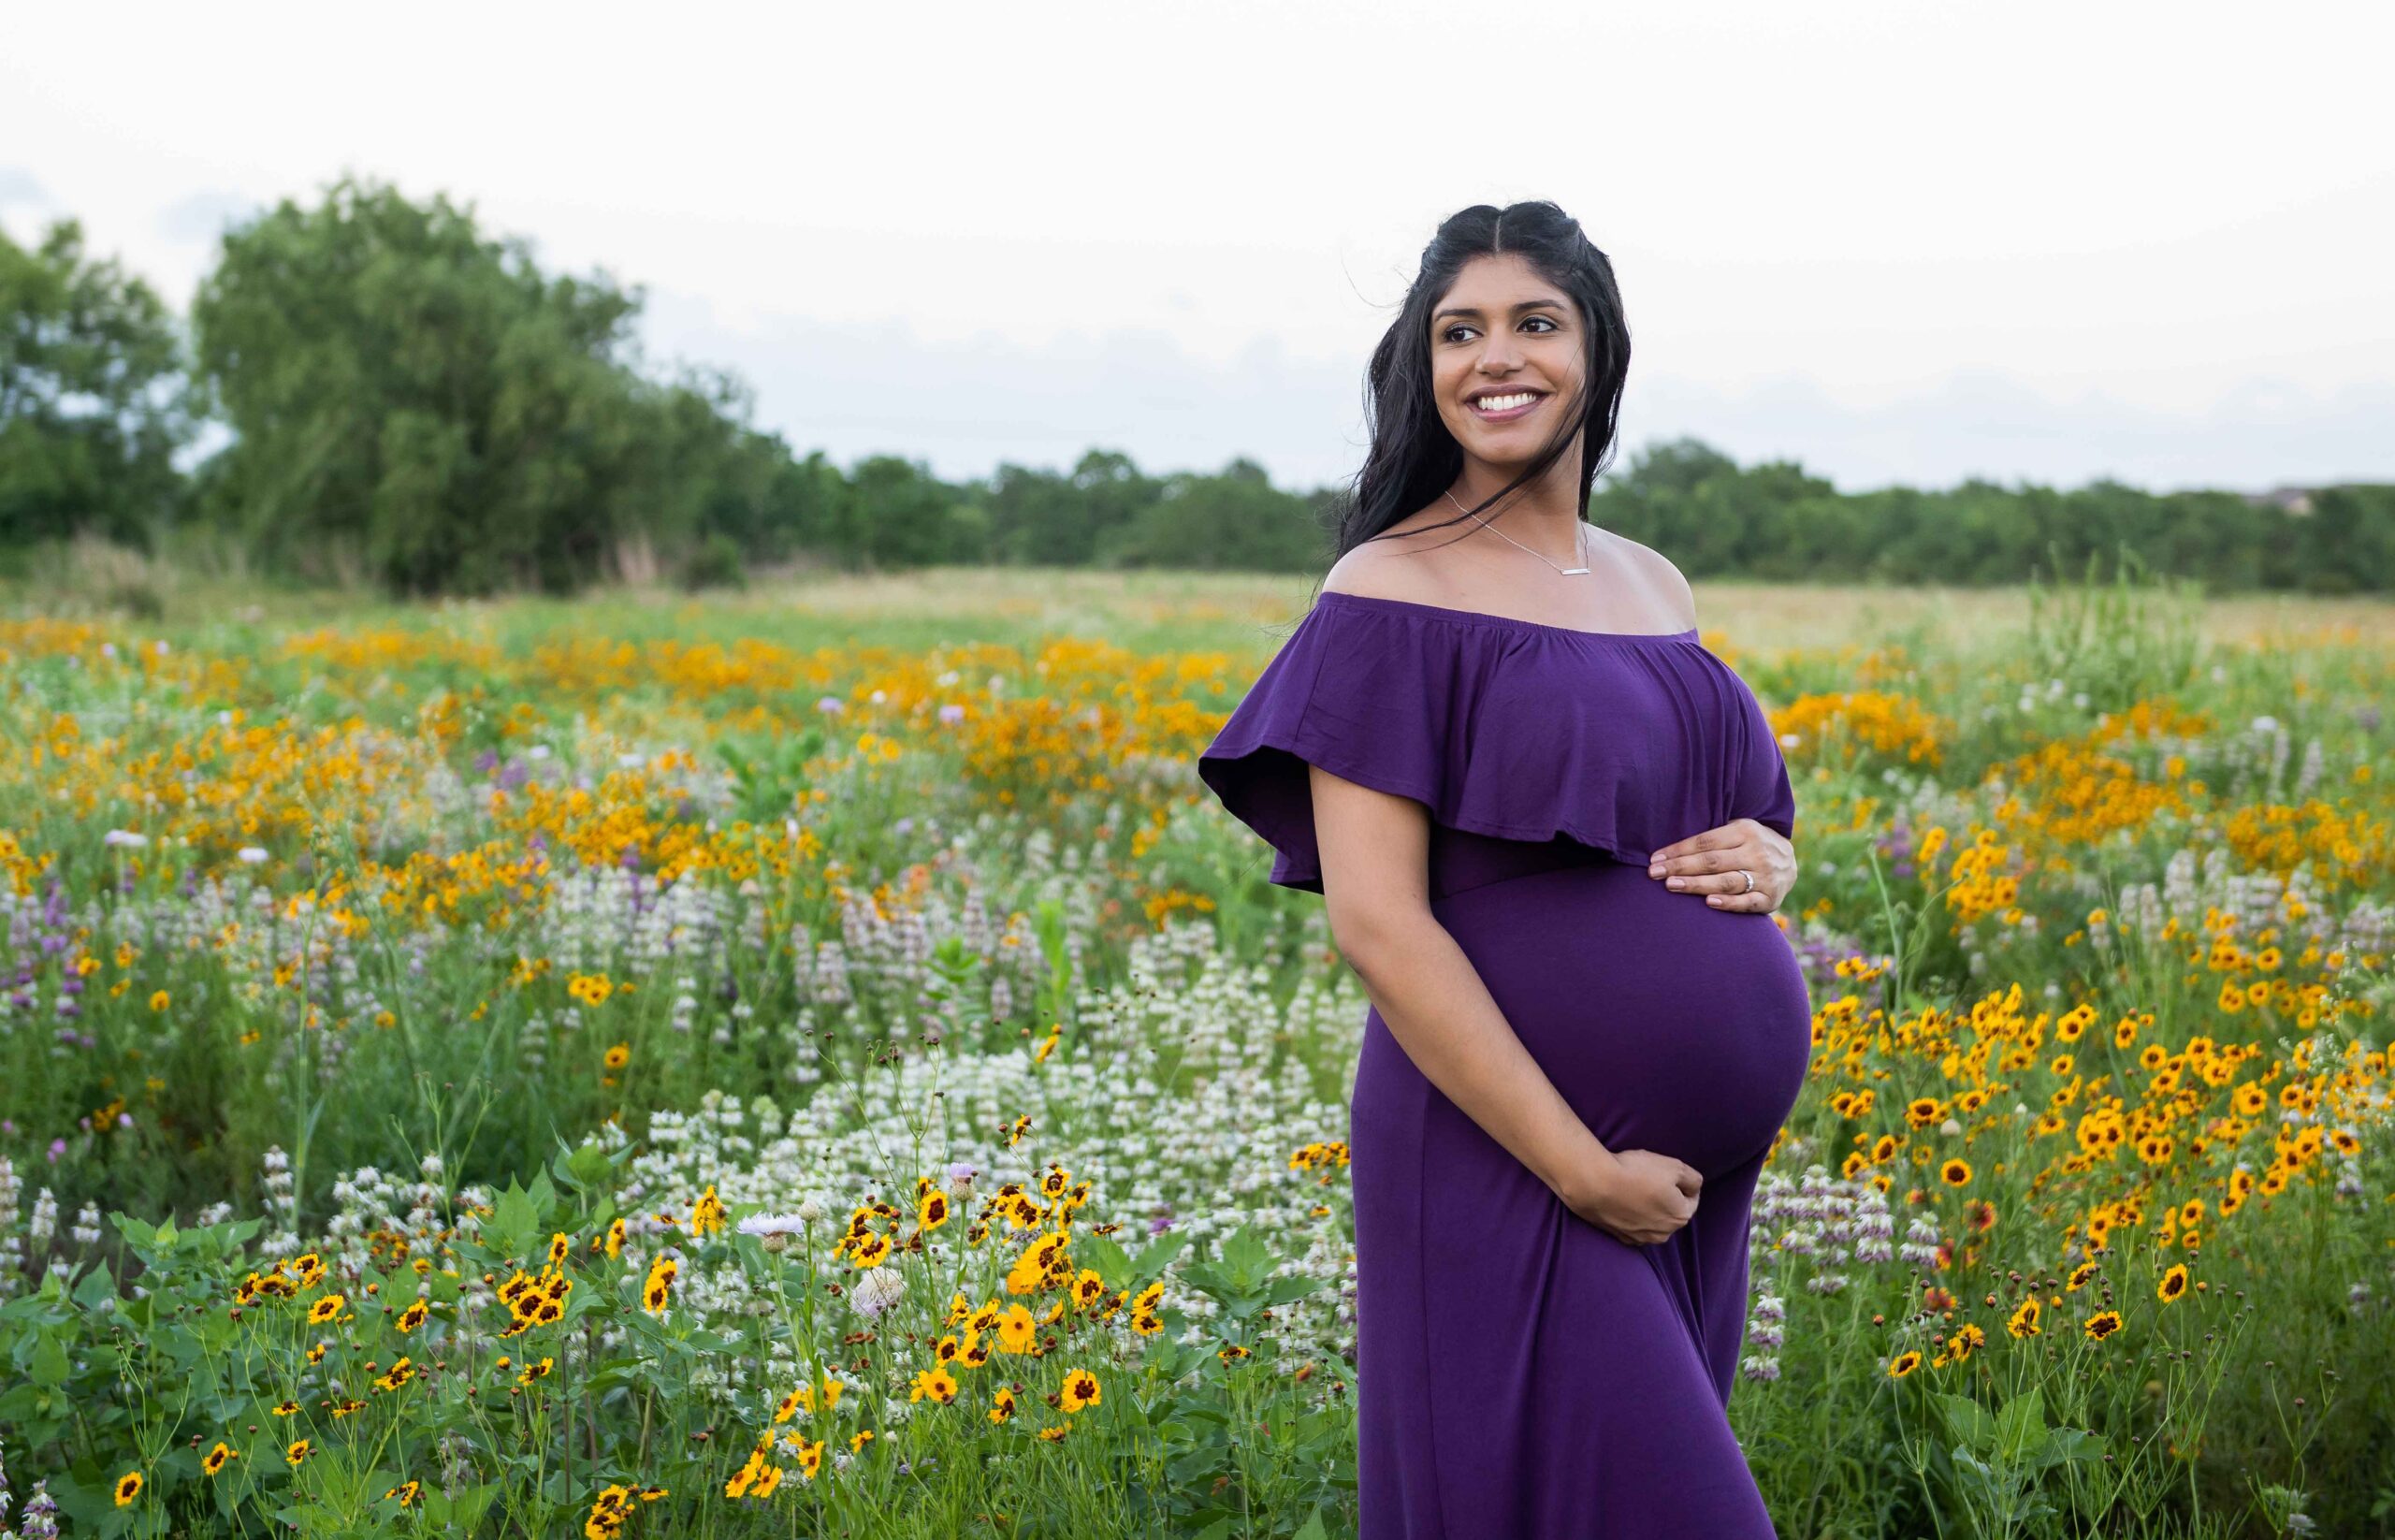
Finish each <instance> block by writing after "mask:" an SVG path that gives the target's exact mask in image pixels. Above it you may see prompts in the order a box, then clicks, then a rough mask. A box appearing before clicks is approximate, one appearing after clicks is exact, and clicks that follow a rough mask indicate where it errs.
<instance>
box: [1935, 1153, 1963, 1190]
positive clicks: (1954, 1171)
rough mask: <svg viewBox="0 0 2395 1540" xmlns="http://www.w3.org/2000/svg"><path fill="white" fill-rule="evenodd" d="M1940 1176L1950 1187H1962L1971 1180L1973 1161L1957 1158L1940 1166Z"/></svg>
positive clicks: (1940, 1179) (1939, 1178)
mask: <svg viewBox="0 0 2395 1540" xmlns="http://www.w3.org/2000/svg"><path fill="white" fill-rule="evenodd" d="M1938 1180H1939V1181H1941V1182H1943V1183H1945V1184H1946V1185H1948V1186H1950V1187H1960V1186H1963V1185H1964V1184H1967V1183H1968V1182H1969V1181H1970V1180H1971V1163H1970V1162H1969V1161H1967V1160H1964V1159H1961V1158H1959V1157H1958V1158H1956V1159H1953V1160H1949V1161H1948V1162H1946V1164H1945V1165H1943V1166H1940V1167H1938Z"/></svg>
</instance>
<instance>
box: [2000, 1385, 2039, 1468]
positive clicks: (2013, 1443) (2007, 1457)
mask: <svg viewBox="0 0 2395 1540" xmlns="http://www.w3.org/2000/svg"><path fill="white" fill-rule="evenodd" d="M2045 1441H2046V1398H2045V1396H2044V1394H2043V1393H2042V1392H2041V1391H2039V1389H2038V1387H2036V1386H2031V1387H2029V1388H2028V1389H2026V1390H2024V1391H2022V1392H2021V1394H2019V1395H2017V1396H2015V1397H2013V1398H2012V1399H2011V1400H2010V1401H2008V1402H2005V1403H2004V1405H2003V1408H2002V1409H2001V1410H1999V1411H1998V1412H1997V1413H1996V1455H1997V1458H1999V1459H2000V1460H2003V1462H2004V1463H2006V1464H2008V1465H2018V1464H2020V1463H2021V1462H2022V1461H2023V1460H2026V1459H2027V1458H2028V1457H2029V1456H2030V1455H2031V1454H2033V1453H2035V1452H2036V1450H2037V1449H2038V1447H2039V1446H2040V1445H2042V1444H2044V1443H2045Z"/></svg>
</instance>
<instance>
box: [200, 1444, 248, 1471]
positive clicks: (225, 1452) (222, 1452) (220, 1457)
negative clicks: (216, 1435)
mask: <svg viewBox="0 0 2395 1540" xmlns="http://www.w3.org/2000/svg"><path fill="white" fill-rule="evenodd" d="M240 1458H241V1452H240V1450H239V1449H236V1448H234V1447H233V1446H231V1445H229V1444H226V1443H225V1442H224V1441H223V1440H221V1439H220V1440H218V1441H217V1445H216V1447H214V1448H213V1449H210V1450H209V1451H208V1453H206V1454H204V1455H202V1456H200V1457H199V1468H200V1470H202V1471H203V1472H205V1473H206V1474H208V1475H215V1474H216V1473H217V1472H219V1471H221V1470H223V1469H224V1468H225V1462H226V1461H227V1460H239V1459H240Z"/></svg>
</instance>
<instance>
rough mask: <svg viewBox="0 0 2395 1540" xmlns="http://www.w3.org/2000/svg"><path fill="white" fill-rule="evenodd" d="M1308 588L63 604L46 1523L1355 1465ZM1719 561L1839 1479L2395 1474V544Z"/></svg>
mask: <svg viewBox="0 0 2395 1540" xmlns="http://www.w3.org/2000/svg"><path fill="white" fill-rule="evenodd" d="M1308 591H1309V585H1308V584H1306V583H1305V582H1303V581H1301V580H1297V579H1286V578H1280V579H1255V578H1245V579H1243V578H1234V577H1219V576H1215V577H1203V578H1200V577H1196V576H1176V575H1169V574H1138V575H1108V574H1096V573H1088V572H1071V573H1046V572H1034V573H1020V572H1011V573H1002V574H994V573H987V572H977V571H934V572H931V573H927V574H910V575H907V576H904V577H896V578H883V579H849V580H842V581H836V582H835V581H830V580H806V581H792V582H787V583H780V584H776V585H773V586H770V587H764V588H757V589H753V590H751V591H749V592H747V593H745V594H741V595H736V596H725V595H708V596H706V597H704V599H688V598H681V597H677V596H673V595H659V594H653V593H644V592H617V593H610V594H607V595H604V596H602V597H598V598H594V599H590V600H585V601H582V602H578V603H542V602H533V601H515V602H493V603H443V604H439V605H427V606H422V607H416V608H404V609H403V608H391V607H383V606H378V605H374V604H370V603H357V602H356V600H355V599H353V598H350V597H348V596H343V595H338V594H327V595H268V594H263V593H251V592H248V591H247V590H245V589H241V588H238V587H235V586H210V585H205V584H194V585H190V586H187V587H184V588H174V589H170V590H164V591H162V592H160V593H157V594H153V597H152V603H150V604H149V605H147V606H146V613H145V614H144V615H143V616H142V617H139V618H127V617H124V616H123V614H122V613H120V612H112V611H110V610H109V609H108V608H106V607H105V606H83V605H80V604H79V603H77V598H76V593H75V590H74V586H73V585H72V584H70V583H44V584H35V585H30V586H26V587H22V588H17V589H14V590H11V591H9V592H7V593H6V594H5V595H0V616H5V618H0V682H4V683H5V685H6V695H5V700H0V733H6V734H7V737H8V740H9V742H8V745H7V754H6V755H5V756H0V873H5V877H6V880H5V881H0V919H4V920H5V935H6V937H7V943H6V944H7V954H6V956H5V958H0V968H5V973H6V977H5V980H4V981H0V1367H5V1370H6V1373H5V1374H0V1471H4V1472H5V1475H0V1493H5V1496H0V1503H5V1504H7V1505H6V1506H5V1507H0V1533H16V1534H20V1535H26V1536H32V1535H44V1534H49V1533H58V1532H60V1531H61V1530H63V1531H64V1532H65V1533H94V1534H105V1535H119V1534H134V1535H163V1534H168V1533H231V1534H259V1535H264V1534H268V1533H275V1534H283V1533H303V1534H309V1535H349V1534H362V1533H384V1532H386V1531H399V1532H413V1531H416V1530H422V1531H424V1532H427V1533H475V1534H491V1535H515V1534H523V1535H528V1536H529V1535H534V1534H540V1535H548V1534H555V1533H561V1532H569V1531H571V1530H573V1529H575V1528H578V1529H579V1530H580V1531H581V1533H584V1534H586V1535H588V1536H593V1537H597V1540H606V1537H609V1536H615V1535H619V1534H620V1535H633V1536H637V1535H642V1534H649V1535H668V1534H674V1535H679V1534H690V1535H708V1536H712V1535H725V1536H747V1535H752V1534H758V1535H762V1534H768V1533H771V1534H792V1535H809V1536H812V1535H833V1534H837V1535H842V1536H854V1537H858V1540H865V1537H883V1536H890V1537H895V1536H900V1535H915V1534H922V1533H936V1534H942V1535H947V1534H956V1535H1025V1536H1028V1535H1042V1536H1045V1535H1063V1534H1068V1533H1069V1534H1074V1535H1101V1536H1103V1535H1124V1536H1132V1535H1138V1536H1151V1535H1153V1536H1174V1537H1183V1536H1187V1537H1198V1540H1227V1537H1230V1536H1268V1535H1269V1536H1295V1537H1299V1540H1327V1537H1328V1536H1333V1535H1339V1534H1343V1533H1354V1528H1355V1513H1354V1499H1353V1475H1354V1447H1353V1405H1354V1400H1355V1395H1356V1391H1357V1384H1356V1374H1355V1369H1354V1365H1353V1362H1352V1353H1353V1336H1354V1323H1355V1306H1356V1300H1355V1296H1354V1268H1353V1260H1354V1258H1353V1254H1352V1250H1351V1249H1350V1248H1351V1245H1352V1236H1353V1229H1352V1223H1351V1218H1350V1213H1349V1209H1348V1199H1347V1184H1346V1180H1345V1163H1346V1147H1345V1144H1344V1137H1345V1123H1346V1106H1345V1098H1346V1088H1347V1084H1348V1079H1349V1076H1350V1074H1351V1073H1352V1068H1353V1063H1354V1053H1355V1049H1356V1045H1357V1035H1358V1032H1359V1029H1360V1025H1361V1022H1362V1018H1363V1014H1364V1010H1365V1000H1364V997H1363V995H1362V992H1361V989H1360V987H1359V986H1358V985H1357V982H1356V981H1355V980H1354V978H1353V977H1352V976H1351V975H1350V974H1349V973H1348V972H1347V971H1346V970H1345V968H1344V967H1343V965H1342V964H1341V963H1340V962H1339V959H1338V957H1337V954H1336V951H1335V948H1334V947H1333V946H1332V944H1331V941H1330V937H1329V935H1328V928H1327V926H1326V924H1325V923H1324V920H1323V915H1322V910H1321V903H1320V900H1319V899H1318V898H1315V897H1314V896H1313V895H1308V894H1299V893H1288V892H1285V891H1284V890H1280V889H1275V888H1273V887H1271V886H1270V884H1269V883H1268V882H1266V880H1265V872H1266V870H1267V868H1268V866H1269V864H1270V860H1269V852H1268V851H1267V850H1266V849H1265V848H1264V847H1263V845H1262V844H1261V843H1260V842H1259V841H1257V840H1256V838H1255V836H1254V835H1251V834H1250V833H1249V832H1248V831H1247V830H1245V829H1244V828H1243V827H1242V826H1241V825H1239V824H1238V823H1237V822H1235V821H1232V820H1231V819H1230V818H1229V817H1228V815H1227V814H1226V813H1224V812H1223V811H1222V809H1221V808H1220V807H1219V806H1217V805H1215V803H1214V802H1213V800H1212V797H1211V796H1209V795H1208V794H1206V793H1205V792H1204V791H1203V789H1202V788H1201V787H1199V785H1198V782H1197V779H1196V777H1195V773H1194V769H1193V763H1192V762H1193V759H1194V756H1195V754H1196V753H1197V751H1198V749H1199V748H1201V747H1203V745H1204V744H1205V743H1206V742H1207V740H1208V739H1209V738H1210V737H1211V736H1212V733H1213V731H1214V729H1215V728H1216V727H1217V726H1218V725H1219V724H1220V722H1221V721H1222V719H1223V717H1224V715H1225V714H1226V713H1227V711H1228V709H1229V707H1230V705H1232V704H1233V702H1234V701H1235V700H1236V698H1237V694H1238V692H1239V690H1241V689H1243V688H1244V686H1245V684H1246V683H1247V682H1248V681H1249V680H1250V679H1252V678H1253V677H1254V675H1255V672H1256V669H1257V668H1258V667H1259V666H1260V665H1261V663H1262V661H1264V659H1265V658H1266V657H1268V656H1269V655H1270V651H1271V649H1272V648H1273V647H1275V646H1277V644H1278V641H1279V639H1280V638H1281V637H1282V636H1283V635H1285V632H1286V627H1287V625H1288V623H1289V622H1291V621H1292V620H1294V618H1295V617H1296V615H1297V613H1298V612H1299V608H1300V606H1301V605H1302V604H1303V603H1304V600H1305V597H1306V595H1307V593H1308ZM1698 613H1699V616H1700V617H1701V621H1702V627H1701V632H1702V638H1703V640H1704V642H1705V643H1706V646H1708V647H1712V648H1713V649H1714V650H1715V651H1716V652H1718V653H1720V655H1721V656H1722V657H1723V658H1724V659H1725V660H1727V661H1730V662H1731V663H1732V664H1733V665H1734V666H1735V667H1736V668H1737V669H1738V670H1739V672H1740V673H1741V674H1742V675H1743V676H1745V677H1746V678H1747V679H1748V680H1749V683H1750V684H1751V685H1752V686H1753V687H1754V689H1755V690H1756V693H1757V695H1758V696H1759V697H1760V698H1761V700H1762V702H1763V704H1764V706H1765V707H1766V709H1767V711H1768V712H1769V714H1770V716H1771V719H1772V721H1773V724H1774V726H1775V728H1776V729H1777V730H1778V732H1779V734H1780V737H1781V743H1782V745H1783V751H1784V752H1785V753H1786V755H1787V757H1788V760H1789V763H1790V767H1791V771H1792V775H1793V778H1794V781H1795V785H1796V789H1797V795H1798V802H1799V813H1798V819H1797V830H1796V846H1797V851H1798V855H1799V857H1800V860H1801V863H1802V865H1803V870H1804V877H1803V879H1802V881H1801V882H1800V884H1799V886H1798V888H1797V889H1796V891H1795V892H1794V893H1793V894H1792V895H1791V896H1790V898H1789V900H1788V902H1787V903H1786V905H1785V906H1784V907H1783V908H1782V910H1781V911H1780V913H1779V915H1778V923H1780V926H1781V928H1782V929H1783V930H1784V931H1785V933H1786V934H1787V937H1788V940H1789V943H1790V945H1791V946H1792V947H1793V948H1794V949H1795V950H1796V952H1797V953H1798V955H1799V957H1800V959H1801V960H1802V962H1803V964H1804V966H1805V969H1806V973H1807V979H1808V981H1809V982H1810V985H1811V990H1812V996H1813V1005H1814V1022H1813V1033H1814V1041H1815V1055H1814V1062H1813V1067H1812V1072H1811V1076H1810V1082H1809V1084H1808V1086H1807V1091H1806V1093H1805V1095H1804V1097H1802V1099H1801V1100H1800V1102H1799V1104H1798V1107H1797V1110H1796V1111H1795V1113H1794V1114H1793V1116H1792V1117H1791V1119H1790V1120H1789V1123H1788V1125H1787V1126H1786V1127H1785V1128H1784V1129H1783V1130H1782V1132H1781V1135H1780V1138H1779V1141H1778V1144H1777V1145H1776V1147H1775V1150H1774V1154H1773V1157H1772V1164H1771V1168H1770V1170H1769V1171H1768V1172H1767V1173H1766V1177H1765V1180H1764V1187H1763V1190H1762V1192H1761V1194H1760V1196H1759V1199H1758V1209H1757V1222H1756V1228H1755V1245H1754V1251H1753V1256H1752V1270H1753V1286H1754V1298H1753V1300H1752V1305H1751V1321H1750V1327H1749V1343H1748V1344H1747V1345H1748V1351H1747V1354H1746V1357H1745V1359H1744V1365H1743V1371H1742V1373H1741V1376H1740V1384H1739V1386H1738V1388H1737V1391H1736V1394H1735V1398H1734V1400H1733V1402H1732V1408H1731V1415H1732V1420H1733V1423H1734V1425H1735V1428H1736V1430H1737V1431H1738V1433H1739V1436H1740V1438H1741V1440H1742V1441H1743V1443H1744V1444H1745V1446H1746V1448H1747V1450H1748V1454H1749V1459H1750V1460H1751V1461H1752V1463H1753V1465H1754V1468H1755V1471H1756V1475H1757V1477H1758V1480H1759V1481H1760V1482H1761V1484H1762V1486H1763V1489H1764V1495H1765V1498H1766V1499H1767V1501H1768V1502H1769V1504H1770V1506H1771V1510H1772V1513H1773V1515H1774V1518H1775V1520H1776V1521H1777V1523H1778V1527H1779V1529H1780V1533H1782V1534H1783V1535H1786V1536H1789V1537H1791V1540H1797V1537H1803V1540H1867V1537H1876V1536H1905V1537H1911V1536H1935V1537H1938V1540H1960V1537H1965V1536H2071V1537H2078V1536H2094V1535H2105V1536H2151V1537H2156V1540H2199V1537H2228V1536H2238V1537H2245V1536H2279V1535H2300V1534H2321V1535H2335V1536H2370V1535H2380V1536H2385V1535H2389V1534H2395V1454H2390V1452H2389V1451H2390V1449H2395V1352H2390V1350H2389V1348H2388V1344H2389V1343H2390V1342H2395V1305H2390V1303H2389V1300H2390V1297H2391V1296H2395V1181H2391V1180H2390V1172H2395V1086H2390V1066H2389V1063H2388V1028H2387V1016H2388V1010H2389V1008H2390V1005H2395V991H2391V990H2390V988H2389V985H2388V975H2387V963H2388V952H2389V949H2390V946H2395V823H2390V819H2395V794H2391V793H2390V792H2389V789H2388V777H2389V775H2390V771H2395V765H2390V763H2389V760H2390V748H2391V747H2395V726H2391V725H2390V724H2389V723H2388V720H2387V719H2386V716H2385V703H2386V702H2388V700H2389V699H2390V698H2395V646H2390V644H2395V606H2388V605H2385V604H2373V603H2367V602H2362V601H2349V602H2335V603H2331V602H2318V601H2299V600H2292V599H2256V600H2243V601H2227V602H2223V601H2206V600H2203V599H2201V598H2200V597H2199V596H2197V595H2195V594H2193V593H2190V592H2187V591H2184V590H2179V589H2173V588H2157V587H2149V586H2142V585H2136V584H2111V585H2105V584H2068V583H2067V584H2063V585H2060V586H2058V587H2050V588H2037V589H2032V590H2019V589H2012V590H1989V591H1975V592H1938V591H1931V590H1865V589H1837V588H1793V587H1790V588H1775V587H1767V586H1750V585H1732V584H1720V585H1702V584H1701V585H1699V588H1698ZM1691 832H1693V831H1691ZM1457 1307H1458V1308H1470V1301H1468V1300H1459V1301H1457ZM1591 1329H1602V1323H1591ZM11 1526H13V1532H12V1531H11Z"/></svg>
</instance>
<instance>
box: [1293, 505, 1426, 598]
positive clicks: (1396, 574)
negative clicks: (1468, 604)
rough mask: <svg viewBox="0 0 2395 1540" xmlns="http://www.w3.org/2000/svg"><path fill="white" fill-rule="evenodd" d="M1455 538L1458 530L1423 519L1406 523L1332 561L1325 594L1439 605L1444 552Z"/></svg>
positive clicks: (1420, 517) (1403, 520) (1326, 575)
mask: <svg viewBox="0 0 2395 1540" xmlns="http://www.w3.org/2000/svg"><path fill="white" fill-rule="evenodd" d="M1455 538H1456V531H1455V530H1451V529H1444V528H1442V527H1441V526H1439V525H1438V524H1437V523H1435V522H1433V521H1432V520H1430V519H1429V518H1426V517H1425V516H1422V515H1419V514H1417V515H1415V516H1413V517H1411V518H1405V519H1401V520H1399V521H1398V522H1397V523H1395V524H1392V525H1390V526H1389V528H1388V529H1387V530H1385V531H1384V532H1383V533H1381V534H1380V535H1378V536H1376V537H1374V538H1373V539H1371V540H1367V541H1365V542H1364V543H1363V544H1362V545H1357V547H1356V548H1355V549H1354V550H1352V551H1349V552H1348V553H1347V554H1346V555H1345V556H1343V557H1341V558H1340V559H1338V560H1337V561H1334V562H1332V563H1331V565H1330V571H1329V572H1328V573H1327V574H1324V576H1323V580H1322V587H1323V591H1324V592H1326V593H1349V594H1354V595H1355V596H1356V597H1357V598H1358V599H1407V600H1413V601H1415V602H1416V603H1434V602H1436V600H1437V598H1438V596H1439V594H1440V592H1441V591H1442V584H1441V581H1440V572H1441V567H1442V564H1443V562H1444V557H1443V556H1442V555H1441V554H1440V550H1439V548H1440V547H1441V546H1443V545H1446V544H1447V543H1448V542H1450V541H1452V540H1454V539H1455Z"/></svg>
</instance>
